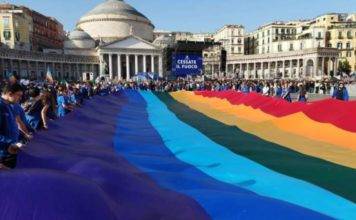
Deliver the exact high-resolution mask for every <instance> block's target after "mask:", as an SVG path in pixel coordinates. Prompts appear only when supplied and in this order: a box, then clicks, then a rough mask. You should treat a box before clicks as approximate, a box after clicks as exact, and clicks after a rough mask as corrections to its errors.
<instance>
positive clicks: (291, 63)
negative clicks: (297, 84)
mask: <svg viewBox="0 0 356 220" xmlns="http://www.w3.org/2000/svg"><path fill="white" fill-rule="evenodd" d="M292 75H293V60H290V61H289V78H290V79H291V78H293V77H292Z"/></svg>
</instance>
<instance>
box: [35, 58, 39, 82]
mask: <svg viewBox="0 0 356 220" xmlns="http://www.w3.org/2000/svg"><path fill="white" fill-rule="evenodd" d="M35 65H36V67H35V68H36V73H35V76H36V79H39V75H40V73H39V70H38V61H36V63H35Z"/></svg>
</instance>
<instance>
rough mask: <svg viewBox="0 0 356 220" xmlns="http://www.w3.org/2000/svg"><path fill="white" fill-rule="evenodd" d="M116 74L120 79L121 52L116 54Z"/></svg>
mask: <svg viewBox="0 0 356 220" xmlns="http://www.w3.org/2000/svg"><path fill="white" fill-rule="evenodd" d="M117 75H118V79H119V80H122V66H121V54H118V55H117Z"/></svg>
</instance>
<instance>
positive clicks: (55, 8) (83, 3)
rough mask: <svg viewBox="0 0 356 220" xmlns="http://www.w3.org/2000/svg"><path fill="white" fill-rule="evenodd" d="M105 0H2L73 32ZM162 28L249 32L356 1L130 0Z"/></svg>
mask: <svg viewBox="0 0 356 220" xmlns="http://www.w3.org/2000/svg"><path fill="white" fill-rule="evenodd" d="M103 1H105V0H0V2H2V3H4V2H7V3H12V4H17V5H25V6H27V7H29V8H32V9H34V10H36V11H38V12H41V13H43V14H45V15H48V16H52V17H55V18H56V19H57V20H59V21H60V22H61V23H63V25H64V28H65V30H67V31H70V30H73V29H74V27H75V23H76V22H77V21H78V20H79V18H80V17H81V16H82V15H84V14H85V13H86V12H88V11H90V10H91V9H92V8H94V7H95V6H96V5H98V4H100V3H101V2H103ZM126 2H127V3H129V4H131V5H132V6H133V7H135V8H136V9H137V10H138V11H140V12H141V13H143V14H144V15H146V17H148V18H149V19H150V20H151V21H152V23H153V24H154V25H155V26H156V29H158V30H169V31H190V32H196V33H206V32H215V31H216V30H217V29H219V28H220V27H222V26H223V25H225V24H241V25H243V26H245V28H246V30H247V31H253V30H255V29H256V28H258V27H259V26H261V25H263V24H266V23H269V22H272V21H288V20H297V19H298V20H299V19H310V18H314V17H317V16H318V15H321V14H325V13H330V12H342V13H356V0H175V1H173V0H126Z"/></svg>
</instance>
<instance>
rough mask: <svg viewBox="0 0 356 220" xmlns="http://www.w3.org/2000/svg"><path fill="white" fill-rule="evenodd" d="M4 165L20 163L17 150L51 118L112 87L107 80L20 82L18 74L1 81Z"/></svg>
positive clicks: (1, 156) (0, 155) (1, 155)
mask: <svg viewBox="0 0 356 220" xmlns="http://www.w3.org/2000/svg"><path fill="white" fill-rule="evenodd" d="M1 87H2V90H1V98H0V169H6V168H14V167H15V166H16V159H17V156H16V155H17V152H18V151H19V150H20V149H21V148H23V147H24V146H25V145H26V144H27V143H28V142H29V141H30V140H31V139H32V138H33V134H34V133H35V132H38V131H40V130H47V129H50V128H49V125H48V124H49V123H48V122H49V121H50V120H56V119H57V118H61V117H64V116H65V115H66V114H68V113H70V112H72V111H74V110H75V109H76V108H78V107H81V106H82V105H83V104H84V101H85V100H86V99H90V98H91V97H93V96H94V95H104V93H105V94H107V93H108V92H110V91H111V88H108V84H107V83H105V84H104V83H97V84H94V83H90V82H77V83H71V84H69V83H58V82H54V81H53V82H50V83H48V82H43V83H35V82H33V83H28V84H27V83H26V84H24V83H20V82H19V79H18V78H17V77H16V76H11V77H10V78H9V79H8V80H6V81H3V82H1Z"/></svg>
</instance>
